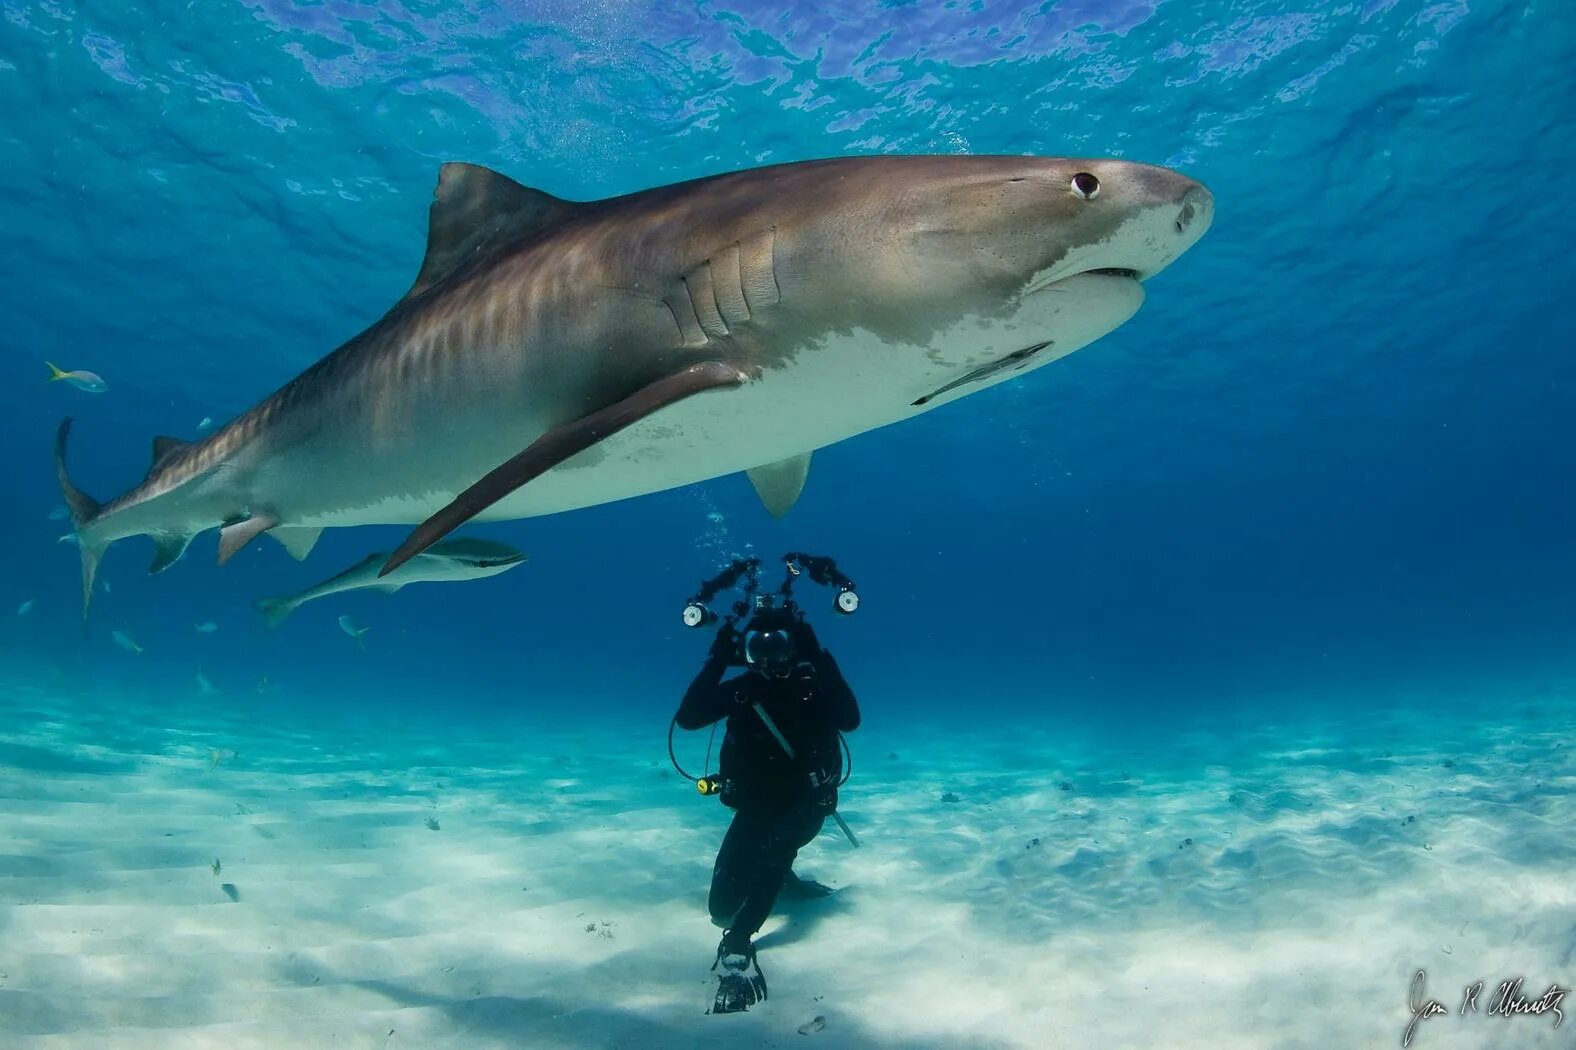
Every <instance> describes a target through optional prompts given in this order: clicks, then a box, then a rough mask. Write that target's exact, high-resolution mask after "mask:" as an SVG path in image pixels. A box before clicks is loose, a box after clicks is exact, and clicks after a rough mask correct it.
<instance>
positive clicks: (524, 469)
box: [55, 155, 1214, 612]
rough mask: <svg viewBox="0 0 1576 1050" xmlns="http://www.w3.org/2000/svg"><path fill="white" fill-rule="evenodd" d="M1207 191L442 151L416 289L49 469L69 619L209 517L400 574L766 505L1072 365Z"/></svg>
mask: <svg viewBox="0 0 1576 1050" xmlns="http://www.w3.org/2000/svg"><path fill="white" fill-rule="evenodd" d="M1213 215H1214V199H1213V197H1212V196H1211V195H1210V193H1209V191H1208V190H1207V189H1205V188H1204V187H1203V186H1202V185H1200V184H1199V183H1197V182H1195V181H1193V180H1192V179H1190V178H1187V177H1186V176H1184V175H1181V174H1179V173H1177V172H1175V171H1171V170H1169V169H1166V168H1160V167H1153V166H1150V165H1145V164H1139V163H1133V162H1129V161H1123V160H1110V159H1103V160H1102V159H1065V158H1048V157H1016V156H923V155H921V156H880V157H844V158H833V159H826V160H815V161H804V162H799V163H793V164H781V165H774V166H769V167H762V168H755V169H750V170H744V171H737V172H731V173H727V174H721V175H715V176H711V177H708V178H702V179H697V180H694V181H689V182H683V183H678V184H675V185H670V186H661V187H657V188H654V189H648V190H644V191H641V192H636V193H631V194H628V195H625V196H618V197H611V198H607V199H603V200H594V201H569V200H564V199H561V198H558V197H555V196H552V195H550V194H548V193H544V192H542V191H540V190H536V189H531V188H528V187H526V186H523V185H521V184H519V183H517V182H515V181H513V180H511V179H509V178H508V177H507V176H505V175H502V174H499V173H498V172H495V171H492V170H489V169H487V168H483V167H479V166H476V165H471V164H462V163H450V164H445V165H443V166H442V168H441V170H440V174H439V178H438V184H437V189H436V191H435V194H434V199H433V203H432V205H431V212H430V216H429V230H428V239H427V251H426V256H425V258H424V259H423V261H422V265H421V269H420V271H419V273H418V275H417V277H416V281H415V284H414V285H412V287H411V288H410V290H409V291H408V292H407V293H406V294H405V295H404V297H403V298H401V299H400V300H399V301H398V302H397V303H395V304H394V306H393V307H392V308H391V309H390V310H389V311H388V312H387V313H386V314H385V315H384V316H383V317H382V318H381V319H380V320H378V321H377V322H376V323H374V324H373V325H372V326H371V327H369V328H367V329H366V330H365V331H363V332H361V334H359V335H357V336H355V337H354V338H352V339H351V340H350V341H349V342H347V343H345V344H344V345H342V346H340V347H339V348H338V349H337V350H335V351H334V352H332V353H331V354H329V355H328V356H327V357H325V358H323V359H322V360H320V361H318V362H317V363H316V364H315V365H313V366H311V367H310V368H308V369H307V370H306V371H304V372H302V373H301V374H300V375H298V376H296V377H295V378H294V379H292V380H291V381H290V382H288V383H286V384H285V385H284V386H283V387H281V388H280V389H279V390H278V391H276V392H275V393H274V394H272V395H271V396H269V397H268V398H266V399H265V400H263V401H261V402H259V403H258V404H257V405H255V406H254V407H253V408H251V409H249V410H248V411H247V412H245V413H244V414H243V415H241V416H240V417H238V418H236V419H235V420H234V421H232V422H230V423H229V424H228V425H226V426H224V427H222V428H220V429H217V430H215V431H214V432H213V433H211V434H209V435H208V436H207V437H205V438H203V439H202V440H199V441H192V442H185V441H180V440H177V439H174V438H169V437H157V438H154V440H153V463H152V466H151V467H150V468H149V470H148V473H147V476H146V477H145V478H143V480H142V482H141V483H140V484H138V485H137V486H136V487H134V488H132V489H131V490H130V491H128V492H126V493H125V494H123V495H121V496H119V497H117V498H116V499H114V500H111V501H109V502H107V503H103V504H100V503H98V502H97V501H95V500H93V499H92V498H90V497H89V496H87V495H85V494H84V493H83V492H81V491H80V490H79V489H77V488H76V486H75V485H73V484H72V482H71V479H70V477H69V476H68V474H67V471H66V465H65V453H66V442H67V437H68V435H69V433H70V428H71V420H70V419H66V420H64V421H63V422H62V423H61V425H60V429H59V431H58V433H57V437H56V446H55V461H56V468H57V473H58V476H59V481H60V486H61V489H62V491H63V492H64V493H65V498H66V501H67V504H68V506H69V507H70V510H71V516H72V521H73V522H74V524H75V526H76V532H77V537H78V548H79V550H80V551H81V556H82V580H83V586H84V612H85V611H86V600H87V597H88V596H89V595H91V593H92V583H93V577H94V572H95V568H96V566H97V564H98V561H99V558H100V556H101V555H102V553H103V551H104V550H105V549H106V548H107V547H108V546H109V545H110V544H111V543H113V542H114V541H116V540H118V539H121V538H123V537H127V536H136V535H147V536H150V537H152V539H153V542H154V546H155V553H154V558H153V564H152V567H151V571H153V572H159V571H162V570H163V569H166V568H168V567H169V566H170V565H171V564H173V563H174V562H175V561H176V560H177V559H179V558H180V557H181V555H182V554H183V553H184V552H185V550H186V548H187V545H188V544H189V543H190V542H191V540H192V538H193V537H194V536H195V535H196V534H198V533H199V532H202V531H204V530H207V529H211V528H218V529H219V530H220V534H219V561H220V563H221V564H222V563H223V562H225V561H227V560H228V559H229V558H231V557H232V556H233V555H234V554H235V553H236V552H237V551H238V550H240V549H242V548H243V547H244V546H246V544H248V543H249V542H250V541H251V540H253V539H254V538H256V537H257V536H260V535H263V534H265V533H266V534H268V535H270V536H272V537H274V538H275V539H277V540H278V541H279V542H281V543H282V544H283V545H284V546H285V548H286V549H287V550H288V551H289V552H290V553H291V554H292V555H294V556H295V557H297V558H304V557H305V556H306V555H307V553H308V552H310V550H311V549H312V546H313V544H314V543H316V541H317V538H318V536H319V535H320V534H321V531H322V530H323V529H325V528H341V527H347V526H353V525H368V524H411V525H416V526H417V527H416V528H415V529H414V530H413V531H411V533H410V534H409V535H408V537H407V538H406V540H405V542H404V543H403V544H401V545H400V546H399V547H398V548H397V549H396V550H395V551H394V552H393V554H392V555H391V556H390V558H389V559H388V561H387V562H386V564H385V565H384V566H383V568H382V570H381V571H382V572H385V573H386V572H390V571H392V570H394V569H396V568H398V566H400V565H402V564H403V563H404V562H405V561H407V560H409V559H410V558H411V557H413V556H415V555H416V554H418V553H420V552H421V551H422V550H424V549H426V548H427V547H428V546H430V545H431V544H432V543H434V542H436V541H437V540H439V539H441V538H442V537H443V536H445V535H446V534H448V533H449V532H450V531H452V530H453V529H454V528H457V527H458V526H459V525H461V524H463V523H464V522H466V521H468V520H471V519H476V520H481V521H492V520H503V519H513V518H524V517H532V516H536V515H543V514H555V513H559V512H562V511H568V510H573V509H576V508H581V507H589V506H594V505H597V504H602V503H608V502H612V501H615V500H622V499H627V498H630V497H633V496H639V495H643V494H646V493H651V492H656V491H660V490H664V489H670V488H674V487H677V486H682V485H687V484H692V483H694V482H699V481H704V480H706V479H709V478H715V477H719V476H722V475H725V474H731V473H735V472H740V471H743V472H746V473H747V474H748V476H749V478H750V480H751V481H752V482H753V484H754V486H755V488H756V490H757V492H758V493H759V495H760V497H761V499H762V501H763V502H764V503H765V505H766V507H767V509H768V511H770V512H771V513H772V514H782V513H784V512H785V511H786V510H787V509H788V508H789V507H791V506H792V505H793V503H794V502H795V501H796V500H797V499H798V497H799V494H800V492H801V490H802V488H803V486H804V483H805V479H806V477H807V473H808V470H809V462H810V456H811V453H812V452H814V451H815V450H816V449H820V448H824V447H826V446H828V445H831V444H834V443H836V442H839V441H843V440H845V439H847V438H850V437H853V436H854V435H856V434H861V433H864V432H866V431H869V430H872V429H874V428H877V427H882V426H886V425H889V424H892V423H897V422H901V421H902V420H906V419H911V418H913V417H915V416H918V415H921V414H923V413H926V412H930V411H933V410H934V409H936V408H939V407H940V406H942V405H945V404H948V403H950V402H952V401H955V400H957V399H958V398H961V397H965V396H968V395H969V394H971V393H975V392H977V391H981V390H985V389H987V388H989V387H991V386H994V385H996V384H998V383H1001V382H1003V381H1005V380H1007V379H1010V378H1012V377H1014V376H1021V375H1023V374H1025V373H1027V372H1029V371H1031V370H1033V369H1036V368H1040V367H1042V366H1044V365H1046V364H1047V363H1049V362H1051V361H1054V360H1056V359H1057V358H1060V357H1063V356H1065V355H1066V354H1069V353H1072V352H1073V351H1075V350H1077V349H1079V348H1081V347H1083V346H1086V345H1088V344H1089V343H1091V342H1093V341H1094V340H1096V339H1098V338H1100V337H1101V336H1103V335H1105V334H1107V333H1109V332H1110V331H1112V330H1113V329H1115V328H1117V327H1118V326H1120V325H1122V324H1123V323H1125V322H1126V321H1127V320H1128V319H1129V318H1131V317H1132V316H1133V315H1134V313H1136V312H1137V310H1138V308H1139V306H1140V305H1141V304H1142V302H1143V299H1144V287H1143V282H1144V281H1147V280H1148V279H1150V278H1151V277H1154V276H1155V275H1156V274H1158V273H1160V272H1161V271H1162V270H1164V269H1165V268H1166V267H1167V266H1169V265H1170V264H1171V263H1172V262H1174V261H1175V260H1176V259H1177V258H1178V257H1179V256H1180V255H1182V254H1183V253H1184V252H1186V251H1187V250H1188V249H1189V248H1190V247H1192V246H1193V245H1194V244H1195V243H1197V241H1198V240H1199V238H1200V237H1201V236H1203V234H1204V232H1205V230H1207V229H1208V228H1209V225H1210V222H1211V220H1212V218H1213Z"/></svg>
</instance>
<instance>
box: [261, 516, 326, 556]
mask: <svg viewBox="0 0 1576 1050" xmlns="http://www.w3.org/2000/svg"><path fill="white" fill-rule="evenodd" d="M268 535H270V536H272V537H273V538H274V539H276V540H278V541H279V545H280V546H282V547H283V548H284V549H285V550H287V551H289V552H290V557H292V558H294V559H295V560H296V561H305V560H306V556H307V555H308V554H311V553H312V548H313V547H316V546H317V541H318V537H320V536H322V535H323V530H322V529H321V528H306V527H303V526H300V525H281V526H280V527H279V528H277V529H274V530H273V531H272V532H270V533H269V534H268Z"/></svg>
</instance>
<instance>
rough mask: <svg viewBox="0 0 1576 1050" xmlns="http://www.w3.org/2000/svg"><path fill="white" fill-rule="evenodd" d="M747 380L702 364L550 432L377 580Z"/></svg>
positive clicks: (430, 526) (397, 555) (463, 497)
mask: <svg viewBox="0 0 1576 1050" xmlns="http://www.w3.org/2000/svg"><path fill="white" fill-rule="evenodd" d="M746 378H748V377H747V376H745V374H744V373H743V372H740V371H739V370H738V369H737V368H735V367H733V366H732V365H727V364H723V363H722V362H721V361H703V362H701V363H700V364H695V365H691V366H690V367H688V368H686V369H684V371H682V372H678V373H675V374H674V375H669V376H663V377H662V378H661V379H658V380H656V381H655V382H653V383H650V384H648V385H646V386H643V387H641V388H640V389H639V390H637V391H635V392H634V393H633V394H630V395H629V396H628V397H626V398H624V399H623V400H622V401H618V402H615V403H614V404H611V405H609V406H607V407H606V408H603V409H600V410H598V411H596V412H592V413H591V414H590V415H588V416H582V417H580V418H579V419H576V420H573V421H571V422H569V423H564V424H563V425H561V426H557V427H554V428H553V429H552V430H549V431H548V432H547V433H545V434H543V435H542V436H541V437H539V438H537V439H536V440H535V441H533V442H532V443H531V445H530V446H529V447H528V448H526V449H525V451H523V452H521V453H520V454H519V455H517V456H515V457H514V458H513V459H511V460H509V461H508V462H507V463H504V464H502V465H501V466H498V467H495V468H493V470H492V471H490V472H489V473H488V474H487V476H486V477H484V478H482V479H481V480H480V481H478V482H476V484H474V485H472V486H471V487H470V488H468V489H466V490H465V491H464V492H462V493H460V494H459V495H458V496H456V497H455V498H454V501H453V502H452V503H450V504H449V505H448V506H447V507H444V508H443V509H442V510H440V511H438V513H436V514H434V515H433V516H432V517H430V518H428V519H427V520H426V521H424V522H422V523H421V524H420V525H418V526H416V528H415V530H414V531H413V532H411V534H410V535H409V536H407V537H406V538H405V542H404V543H402V544H400V545H399V547H398V549H396V550H395V551H394V553H393V554H392V555H390V556H389V560H388V561H387V562H386V563H384V565H383V570H382V571H381V572H379V573H378V575H379V576H387V575H388V574H389V573H391V572H393V571H394V570H395V569H397V568H399V567H400V566H401V565H404V564H405V563H406V562H407V561H409V560H410V559H412V558H414V557H415V556H416V555H418V554H420V553H421V552H422V551H424V550H426V549H427V548H428V547H430V546H432V545H433V544H434V543H436V542H438V541H439V540H441V539H443V537H445V536H447V535H448V534H449V533H451V532H453V531H454V530H455V529H457V528H459V527H460V526H461V525H463V524H465V523H466V522H467V521H469V520H471V519H472V518H474V517H475V516H476V515H478V514H480V513H481V512H482V511H484V510H486V509H487V508H488V507H490V506H492V505H493V504H494V503H497V502H498V501H499V500H501V499H503V498H504V497H505V496H507V495H509V493H511V492H513V491H514V490H515V489H517V488H519V487H520V486H521V485H524V484H525V483H526V482H528V481H530V480H531V479H532V478H535V477H539V476H540V475H542V474H545V473H547V472H548V471H549V470H551V469H552V468H553V467H555V466H557V465H558V464H560V463H562V462H563V461H564V460H566V459H568V458H569V457H570V456H573V455H574V454H575V453H577V452H583V451H584V450H586V449H588V448H590V447H591V446H592V445H594V444H596V443H597V442H598V441H601V440H602V439H603V438H605V437H608V436H609V435H612V434H616V433H617V432H618V431H620V430H623V429H624V428H625V427H627V426H629V425H630V424H631V423H635V422H638V421H640V420H641V419H644V418H645V417H646V416H649V415H651V414H652V413H653V412H656V411H657V410H658V409H662V408H666V407H667V406H669V405H672V404H675V403H677V402H679V401H683V400H684V399H685V398H687V397H692V396H693V395H695V394H699V393H702V392H704V391H707V390H716V389H718V388H719V387H729V386H738V385H739V384H740V383H742V382H744V380H745V379H746Z"/></svg>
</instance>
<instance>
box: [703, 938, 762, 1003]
mask: <svg viewBox="0 0 1576 1050" xmlns="http://www.w3.org/2000/svg"><path fill="white" fill-rule="evenodd" d="M728 937H729V935H728V934H727V933H724V934H723V935H722V942H721V943H720V944H718V945H717V961H716V962H714V963H712V964H711V968H712V969H713V970H717V971H719V972H718V974H717V996H716V998H715V999H713V1000H712V1004H711V1011H710V1012H711V1013H714V1014H736V1013H742V1012H744V1011H745V1010H748V1009H749V1008H750V1007H752V1006H754V1005H755V1004H756V1003H764V1002H765V1001H766V975H765V974H764V973H762V972H761V964H760V961H759V960H757V959H756V958H755V945H754V944H753V943H751V942H749V941H746V942H745V946H744V947H743V948H742V949H741V948H739V947H737V946H732V945H729V943H728ZM752 966H753V967H754V968H755V972H754V973H753V974H752V973H750V972H749V970H750V967H752Z"/></svg>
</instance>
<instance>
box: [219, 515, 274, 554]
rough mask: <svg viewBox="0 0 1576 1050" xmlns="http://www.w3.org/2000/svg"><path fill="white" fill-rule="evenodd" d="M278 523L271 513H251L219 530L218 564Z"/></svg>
mask: <svg viewBox="0 0 1576 1050" xmlns="http://www.w3.org/2000/svg"><path fill="white" fill-rule="evenodd" d="M277 524H279V519H277V518H275V517H274V516H273V515H272V514H253V515H252V516H251V517H250V518H246V519H245V520H243V521H235V522H231V523H230V524H228V525H226V526H225V527H224V528H222V529H220V530H219V564H220V565H223V564H224V563H225V562H227V561H229V560H230V559H231V558H233V557H234V556H235V552H236V551H238V550H240V549H241V548H242V547H244V546H246V545H247V544H248V543H251V542H252V541H253V540H255V539H256V538H257V537H259V536H261V535H262V534H263V533H265V532H267V531H268V530H269V529H271V528H273V527H274V526H275V525H277Z"/></svg>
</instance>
